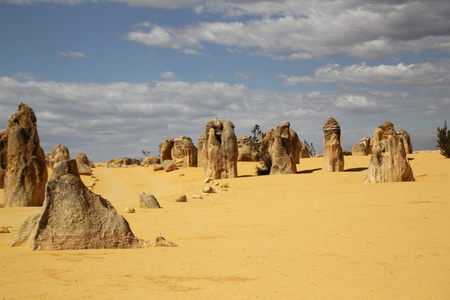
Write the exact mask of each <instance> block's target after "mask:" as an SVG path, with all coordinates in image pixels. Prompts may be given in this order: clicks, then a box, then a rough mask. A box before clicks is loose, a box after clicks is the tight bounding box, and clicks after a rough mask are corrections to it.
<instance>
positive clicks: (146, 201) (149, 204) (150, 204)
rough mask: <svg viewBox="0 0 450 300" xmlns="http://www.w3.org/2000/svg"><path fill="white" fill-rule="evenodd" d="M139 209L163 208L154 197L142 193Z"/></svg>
mask: <svg viewBox="0 0 450 300" xmlns="http://www.w3.org/2000/svg"><path fill="white" fill-rule="evenodd" d="M139 207H140V208H161V206H160V205H159V202H158V200H156V198H155V196H153V195H146V194H145V193H144V192H142V193H141V194H140V195H139Z"/></svg>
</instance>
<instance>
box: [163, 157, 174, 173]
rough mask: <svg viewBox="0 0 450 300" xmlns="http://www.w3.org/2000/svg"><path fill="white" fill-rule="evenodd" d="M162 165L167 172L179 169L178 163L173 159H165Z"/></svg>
mask: <svg viewBox="0 0 450 300" xmlns="http://www.w3.org/2000/svg"><path fill="white" fill-rule="evenodd" d="M162 165H163V168H164V171H166V172H171V171H175V170H176V169H177V164H176V162H175V161H173V160H165V161H163V163H162Z"/></svg>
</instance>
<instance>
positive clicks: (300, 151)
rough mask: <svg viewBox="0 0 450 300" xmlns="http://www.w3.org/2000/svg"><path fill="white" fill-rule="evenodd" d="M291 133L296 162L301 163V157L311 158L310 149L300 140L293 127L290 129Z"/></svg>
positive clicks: (293, 155) (293, 154)
mask: <svg viewBox="0 0 450 300" xmlns="http://www.w3.org/2000/svg"><path fill="white" fill-rule="evenodd" d="M289 133H290V135H291V145H292V157H293V158H294V162H295V163H296V164H299V163H300V158H309V157H310V155H309V151H308V148H306V145H305V144H303V143H302V142H301V141H300V138H299V137H298V134H297V132H295V130H293V129H292V128H290V129H289Z"/></svg>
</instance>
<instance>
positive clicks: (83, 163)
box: [75, 152, 92, 175]
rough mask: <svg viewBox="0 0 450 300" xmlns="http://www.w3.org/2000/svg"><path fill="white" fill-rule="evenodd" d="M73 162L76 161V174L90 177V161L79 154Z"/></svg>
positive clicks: (82, 153) (81, 153) (82, 154)
mask: <svg viewBox="0 0 450 300" xmlns="http://www.w3.org/2000/svg"><path fill="white" fill-rule="evenodd" d="M75 160H76V161H77V168H78V173H79V174H80V175H92V170H91V168H90V167H89V166H90V164H91V163H90V161H89V158H88V157H87V156H86V154H85V153H84V152H80V153H78V154H77V156H75Z"/></svg>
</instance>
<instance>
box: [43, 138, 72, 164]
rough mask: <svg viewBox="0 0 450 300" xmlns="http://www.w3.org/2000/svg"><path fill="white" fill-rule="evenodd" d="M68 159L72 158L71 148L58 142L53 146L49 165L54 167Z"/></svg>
mask: <svg viewBox="0 0 450 300" xmlns="http://www.w3.org/2000/svg"><path fill="white" fill-rule="evenodd" d="M68 159H70V152H69V149H67V147H66V146H64V145H61V144H57V145H55V146H54V147H53V148H52V152H51V153H50V156H49V160H48V164H47V165H48V166H49V167H50V168H53V167H54V166H55V164H57V163H59V162H60V161H64V160H68Z"/></svg>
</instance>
